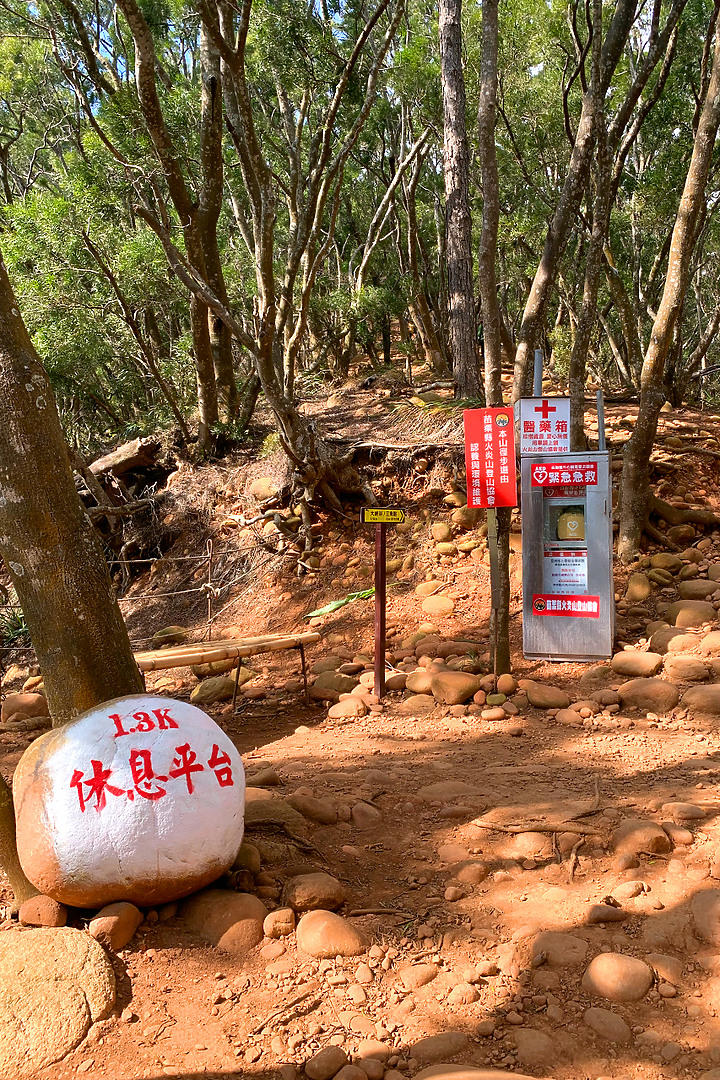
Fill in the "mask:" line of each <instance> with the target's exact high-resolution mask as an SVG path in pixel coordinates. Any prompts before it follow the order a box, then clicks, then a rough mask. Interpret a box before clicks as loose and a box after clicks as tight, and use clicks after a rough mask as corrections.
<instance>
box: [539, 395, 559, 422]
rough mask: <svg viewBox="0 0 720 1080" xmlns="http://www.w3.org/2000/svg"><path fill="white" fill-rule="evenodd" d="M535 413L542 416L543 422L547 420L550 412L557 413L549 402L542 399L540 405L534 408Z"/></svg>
mask: <svg viewBox="0 0 720 1080" xmlns="http://www.w3.org/2000/svg"><path fill="white" fill-rule="evenodd" d="M535 412H539V413H540V414H541V415H542V418H543V420H547V418H548V417H549V415H550V413H551V412H557V409H556V408H555V406H554V405H551V404H550V402H549V401H546V400H545V398H543V402H542V405H536V406H535Z"/></svg>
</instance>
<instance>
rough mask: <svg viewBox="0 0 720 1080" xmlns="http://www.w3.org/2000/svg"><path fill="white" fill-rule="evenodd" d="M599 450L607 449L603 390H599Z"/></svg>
mask: <svg viewBox="0 0 720 1080" xmlns="http://www.w3.org/2000/svg"><path fill="white" fill-rule="evenodd" d="M597 417H598V450H605V449H607V444H606V442H605V396H604V394H603V392H602V390H598V392H597Z"/></svg>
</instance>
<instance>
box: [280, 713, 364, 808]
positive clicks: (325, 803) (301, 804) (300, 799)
mask: <svg viewBox="0 0 720 1080" xmlns="http://www.w3.org/2000/svg"><path fill="white" fill-rule="evenodd" d="M346 700H347V701H350V700H352V699H351V698H347V699H346ZM340 704H341V705H343V704H344V702H342V701H341V702H340ZM361 704H362V703H361ZM330 711H331V712H332V710H330ZM366 711H367V710H366ZM287 802H288V803H289V804H290V806H292V807H293V809H294V810H297V811H298V813H300V814H302V815H303V817H306V818H307V819H308V820H309V821H317V822H318V823H319V824H320V825H335V824H337V819H338V815H337V810H336V809H335V807H334V806H333V804H332V803H331V802H330V800H329V799H316V798H314V797H313V796H312V795H288V798H287Z"/></svg>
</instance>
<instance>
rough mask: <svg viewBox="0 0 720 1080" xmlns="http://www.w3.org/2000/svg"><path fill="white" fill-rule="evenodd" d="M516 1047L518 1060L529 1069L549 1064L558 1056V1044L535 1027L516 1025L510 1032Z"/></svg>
mask: <svg viewBox="0 0 720 1080" xmlns="http://www.w3.org/2000/svg"><path fill="white" fill-rule="evenodd" d="M512 1037H513V1038H514V1040H515V1045H516V1047H517V1056H518V1061H519V1062H520V1064H521V1065H527V1066H529V1067H530V1068H531V1069H536V1068H540V1067H541V1066H543V1065H550V1064H551V1063H553V1062H555V1061H556V1060H557V1057H558V1046H557V1043H556V1041H555V1040H554V1039H551V1038H550V1036H549V1035H545V1034H544V1033H543V1032H542V1031H537V1030H536V1029H535V1028H527V1027H516V1028H515V1029H514V1031H513V1033H512Z"/></svg>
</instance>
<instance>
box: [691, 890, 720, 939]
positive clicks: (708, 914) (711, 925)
mask: <svg viewBox="0 0 720 1080" xmlns="http://www.w3.org/2000/svg"><path fill="white" fill-rule="evenodd" d="M690 910H691V911H692V917H693V923H694V924H695V932H696V934H697V935H698V937H699V938H700V939H701V940H702V941H707V942H708V943H709V944H710V945H720V889H703V891H702V892H698V893H696V894H695V896H693V898H692V903H691V904H690Z"/></svg>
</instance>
